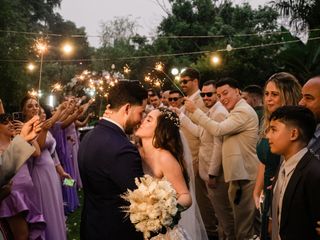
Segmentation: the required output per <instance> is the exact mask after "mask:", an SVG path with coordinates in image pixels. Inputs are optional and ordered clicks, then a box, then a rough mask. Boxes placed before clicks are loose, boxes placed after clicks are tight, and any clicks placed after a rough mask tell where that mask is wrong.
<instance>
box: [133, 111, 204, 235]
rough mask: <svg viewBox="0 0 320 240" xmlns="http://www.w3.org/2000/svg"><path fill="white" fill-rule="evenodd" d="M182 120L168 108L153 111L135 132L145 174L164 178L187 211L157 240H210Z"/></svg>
mask: <svg viewBox="0 0 320 240" xmlns="http://www.w3.org/2000/svg"><path fill="white" fill-rule="evenodd" d="M179 125H180V122H179V118H178V116H177V115H176V114H175V113H174V112H172V111H171V110H169V109H166V108H159V109H155V110H153V111H151V112H150V113H149V114H148V115H147V116H146V118H145V119H144V120H143V122H142V124H141V125H140V127H139V128H138V130H137V131H136V136H137V137H139V138H140V139H141V143H142V145H141V148H140V153H141V157H142V159H143V162H142V165H143V169H144V173H145V174H149V175H151V176H153V177H155V178H159V179H161V178H163V177H165V178H166V179H167V180H168V181H169V182H170V183H171V184H172V187H173V188H174V189H175V190H176V192H177V197H178V198H177V201H178V203H179V204H180V205H181V206H183V207H184V208H185V209H187V210H186V211H184V212H183V213H182V214H181V220H180V222H179V224H178V226H176V227H175V228H173V230H170V231H168V232H167V234H166V235H165V236H164V235H162V234H159V235H157V236H156V237H154V238H152V240H155V239H170V240H173V239H186V240H189V239H199V240H205V239H208V238H207V235H206V232H205V228H204V225H203V222H202V219H201V216H200V211H199V209H198V205H197V204H196V202H195V201H196V200H195V195H194V178H193V170H192V158H191V154H190V150H189V147H188V146H187V143H186V141H185V140H184V138H183V136H181V133H180V131H179Z"/></svg>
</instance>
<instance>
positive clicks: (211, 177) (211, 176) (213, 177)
mask: <svg viewBox="0 0 320 240" xmlns="http://www.w3.org/2000/svg"><path fill="white" fill-rule="evenodd" d="M208 175H209V178H210V179H215V178H216V177H217V176H214V175H211V174H208Z"/></svg>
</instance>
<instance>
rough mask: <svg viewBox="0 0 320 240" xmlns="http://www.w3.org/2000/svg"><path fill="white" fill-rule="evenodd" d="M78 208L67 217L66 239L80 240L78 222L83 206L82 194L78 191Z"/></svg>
mask: <svg viewBox="0 0 320 240" xmlns="http://www.w3.org/2000/svg"><path fill="white" fill-rule="evenodd" d="M78 195H79V200H80V207H79V208H78V209H77V210H76V211H75V212H73V213H71V214H69V215H68V219H67V239H68V240H80V221H81V210H82V205H83V192H82V191H78Z"/></svg>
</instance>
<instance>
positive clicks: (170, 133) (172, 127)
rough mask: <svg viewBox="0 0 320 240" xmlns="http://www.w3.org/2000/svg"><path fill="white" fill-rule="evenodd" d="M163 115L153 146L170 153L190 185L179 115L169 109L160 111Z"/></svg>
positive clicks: (158, 123)
mask: <svg viewBox="0 0 320 240" xmlns="http://www.w3.org/2000/svg"><path fill="white" fill-rule="evenodd" d="M158 110H159V111H160V112H161V114H160V115H159V116H158V119H157V126H156V129H155V133H154V137H153V142H152V143H153V146H154V147H155V148H162V149H165V150H167V151H169V152H170V153H171V154H172V155H173V156H174V157H175V158H176V159H177V161H178V163H179V165H180V166H181V170H182V174H183V177H184V179H185V181H186V183H187V185H188V183H189V176H188V172H187V169H186V164H185V161H184V156H183V145H182V141H181V136H180V132H179V127H180V121H179V117H178V116H177V114H176V113H175V112H173V111H171V110H169V109H167V108H159V109H158Z"/></svg>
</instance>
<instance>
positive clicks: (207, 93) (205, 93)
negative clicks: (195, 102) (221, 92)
mask: <svg viewBox="0 0 320 240" xmlns="http://www.w3.org/2000/svg"><path fill="white" fill-rule="evenodd" d="M213 94H216V92H201V93H200V96H201V97H205V96H207V97H212V95H213Z"/></svg>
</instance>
